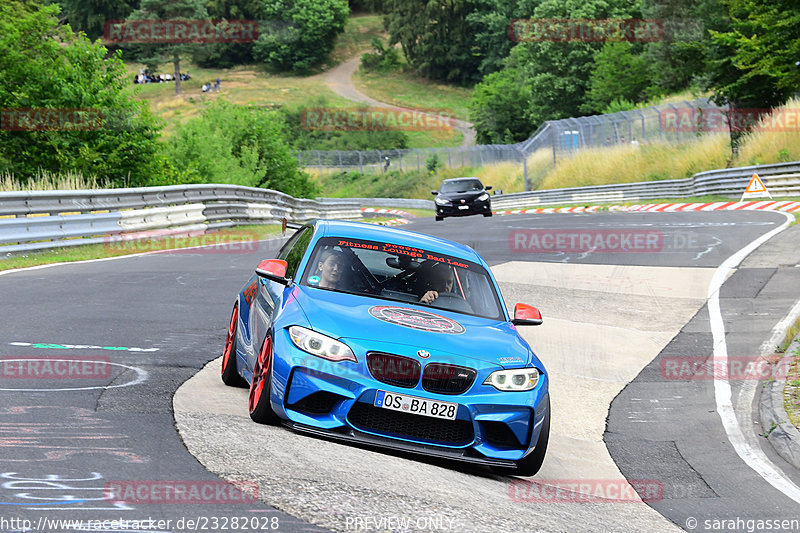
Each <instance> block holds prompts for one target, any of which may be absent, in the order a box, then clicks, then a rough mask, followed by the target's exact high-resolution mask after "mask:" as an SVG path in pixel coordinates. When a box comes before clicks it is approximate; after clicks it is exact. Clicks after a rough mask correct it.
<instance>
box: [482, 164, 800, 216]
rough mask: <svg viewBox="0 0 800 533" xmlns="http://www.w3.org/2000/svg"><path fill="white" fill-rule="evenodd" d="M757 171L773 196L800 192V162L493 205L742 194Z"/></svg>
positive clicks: (542, 194)
mask: <svg viewBox="0 0 800 533" xmlns="http://www.w3.org/2000/svg"><path fill="white" fill-rule="evenodd" d="M753 174H758V176H759V177H760V178H761V180H762V181H763V182H764V185H765V186H766V187H767V189H769V191H770V194H772V195H773V196H800V162H792V163H777V164H774V165H757V166H750V167H737V168H727V169H722V170H709V171H706V172H700V173H698V174H695V175H694V176H692V177H691V178H686V179H681V180H662V181H646V182H638V183H620V184H614V185H596V186H592V187H571V188H566V189H547V190H541V191H530V192H521V193H512V194H504V195H501V196H493V197H492V208H493V209H497V210H504V209H518V208H521V207H526V206H542V205H559V204H586V203H590V202H591V203H608V202H637V201H639V200H654V199H662V198H690V197H699V196H709V195H718V196H729V197H735V198H738V197H740V196H741V195H742V192H744V190H745V188H746V187H747V184H748V183H749V182H750V179H751V178H752V177H753Z"/></svg>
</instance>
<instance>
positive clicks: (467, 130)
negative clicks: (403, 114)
mask: <svg viewBox="0 0 800 533" xmlns="http://www.w3.org/2000/svg"><path fill="white" fill-rule="evenodd" d="M367 51H368V50H365V51H363V52H359V53H358V54H356V55H355V56H354V57H352V58H350V59H348V60H347V61H345V62H344V63H340V64H339V65H337V66H335V67H333V68H332V69H330V70H329V71H327V72H325V73H324V74H323V76H324V78H325V82H326V83H327V84H328V87H330V88H331V90H332V91H333V92H335V93H336V94H338V95H339V96H342V97H344V98H347V99H348V100H352V101H354V102H359V103H362V104H368V105H371V106H375V107H386V108H390V109H409V108H404V107H399V106H395V105H391V104H387V103H385V102H379V101H378V100H375V99H374V98H370V97H369V96H367V95H365V94H364V93H362V92H360V91H359V90H358V89H356V87H355V85H353V74H354V73H355V71H356V70H357V69H358V65H359V63H360V62H361V54H363V53H365V52H367ZM454 127H455V129H457V130H458V131H460V132H461V133H462V135H463V136H464V137H463V140H462V142H461V146H473V145H475V130H474V129H473V127H472V124H471V123H470V122H466V121H464V120H456V121H455V124H454Z"/></svg>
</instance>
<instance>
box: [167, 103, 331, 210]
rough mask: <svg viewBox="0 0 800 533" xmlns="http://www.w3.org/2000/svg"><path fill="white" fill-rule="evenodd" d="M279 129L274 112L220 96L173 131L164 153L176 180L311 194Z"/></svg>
mask: <svg viewBox="0 0 800 533" xmlns="http://www.w3.org/2000/svg"><path fill="white" fill-rule="evenodd" d="M283 127H284V124H283V118H282V116H281V115H280V114H279V113H278V112H276V111H270V110H266V109H263V108H248V107H244V106H237V105H233V104H230V103H228V102H226V101H225V100H222V99H220V100H217V101H215V102H214V103H212V104H210V105H209V106H208V107H207V108H205V109H204V110H203V112H202V114H201V116H200V117H197V118H193V119H191V120H189V121H188V122H187V123H186V124H184V125H182V126H180V127H179V128H178V129H177V131H176V133H175V135H173V136H172V137H171V138H170V139H169V141H168V144H167V154H168V155H169V158H170V159H171V160H172V162H173V164H174V166H175V168H176V169H177V171H178V172H179V174H178V175H179V176H181V177H182V178H181V179H190V180H193V179H195V176H196V177H198V178H199V179H200V180H201V181H202V182H203V183H231V184H236V185H246V186H250V187H264V188H268V189H274V190H278V191H282V192H285V193H287V194H290V195H292V196H295V197H306V198H307V197H312V196H314V195H315V194H316V190H315V188H314V186H313V184H312V183H311V181H310V180H309V177H308V175H307V174H305V173H304V172H301V171H300V170H299V168H298V165H297V159H296V158H295V156H294V154H293V153H292V150H291V149H290V148H289V145H288V144H287V143H286V141H285V140H284V137H283ZM184 183H185V181H184Z"/></svg>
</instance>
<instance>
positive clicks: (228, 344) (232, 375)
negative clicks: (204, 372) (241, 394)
mask: <svg viewBox="0 0 800 533" xmlns="http://www.w3.org/2000/svg"><path fill="white" fill-rule="evenodd" d="M238 324H239V306H238V305H234V306H233V312H232V313H231V322H230V325H228V336H227V337H226V338H225V347H224V348H223V349H222V382H223V383H224V384H225V385H227V386H229V387H246V386H247V382H246V381H245V380H244V378H242V376H240V375H239V372H238V371H237V368H236V328H237V327H238Z"/></svg>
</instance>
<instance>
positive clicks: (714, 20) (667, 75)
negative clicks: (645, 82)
mask: <svg viewBox="0 0 800 533" xmlns="http://www.w3.org/2000/svg"><path fill="white" fill-rule="evenodd" d="M642 16H644V17H645V18H648V19H656V20H659V21H661V22H662V26H663V29H664V34H663V36H662V38H660V39H658V40H656V41H654V42H648V43H646V44H645V51H644V54H643V55H644V58H645V60H646V62H647V64H648V65H649V66H650V76H649V77H650V80H651V84H650V86H649V87H648V89H647V93H648V96H650V97H657V96H661V95H664V94H669V93H673V92H676V91H682V90H684V89H686V88H687V87H691V86H697V87H698V88H700V89H706V84H707V82H706V80H705V78H706V73H707V71H708V60H709V53H713V50H711V49H710V47H709V45H710V43H711V41H710V38H709V33H708V32H709V30H716V31H719V30H725V29H727V28H728V27H729V25H730V22H729V20H728V16H727V9H726V8H725V7H724V6H723V5H722V4H721V3H720V0H649V1H647V2H643V6H642Z"/></svg>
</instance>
